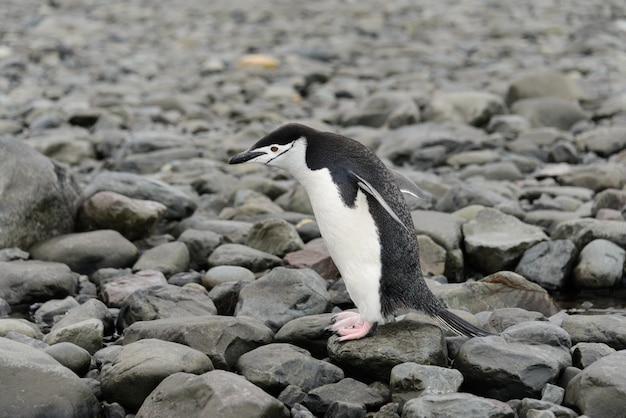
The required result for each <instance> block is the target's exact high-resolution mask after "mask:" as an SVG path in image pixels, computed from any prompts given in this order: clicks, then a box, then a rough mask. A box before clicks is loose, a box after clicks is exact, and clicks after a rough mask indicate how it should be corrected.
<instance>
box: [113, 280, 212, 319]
mask: <svg viewBox="0 0 626 418" xmlns="http://www.w3.org/2000/svg"><path fill="white" fill-rule="evenodd" d="M215 314H217V308H216V307H215V305H214V304H213V301H212V300H211V298H209V296H208V294H207V292H206V290H204V289H201V290H200V289H196V288H195V287H193V286H183V287H179V286H174V285H169V284H168V285H164V286H153V287H148V288H145V289H139V290H136V291H135V292H133V293H131V294H130V295H129V296H128V297H127V298H126V299H124V302H123V303H122V306H121V307H120V312H119V314H118V317H117V328H118V330H123V329H125V328H127V327H128V326H130V325H131V324H133V323H135V322H137V321H152V320H154V319H163V318H175V317H186V316H207V315H215Z"/></svg>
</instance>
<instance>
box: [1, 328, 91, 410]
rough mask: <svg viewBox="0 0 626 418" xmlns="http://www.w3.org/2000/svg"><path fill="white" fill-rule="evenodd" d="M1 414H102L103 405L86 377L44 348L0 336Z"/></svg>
mask: <svg viewBox="0 0 626 418" xmlns="http://www.w3.org/2000/svg"><path fill="white" fill-rule="evenodd" d="M0 382H2V390H0V415H2V416H6V417H24V418H31V417H32V418H36V417H44V416H45V417H59V418H65V417H66V418H73V417H99V416H100V404H99V403H98V400H97V399H96V397H95V396H94V394H93V392H92V391H91V389H89V387H88V386H87V384H86V383H84V381H83V380H81V379H80V378H79V377H78V376H76V375H75V374H74V372H72V371H71V370H70V369H68V368H66V367H64V366H62V365H61V364H60V363H59V362H58V361H56V360H55V359H54V358H52V357H51V356H50V355H48V354H46V353H45V352H43V351H42V350H39V349H36V348H33V347H29V346H28V345H26V344H22V343H19V342H16V341H11V340H9V339H7V338H0Z"/></svg>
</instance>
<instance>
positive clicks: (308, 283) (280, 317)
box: [235, 267, 330, 331]
mask: <svg viewBox="0 0 626 418" xmlns="http://www.w3.org/2000/svg"><path fill="white" fill-rule="evenodd" d="M329 310H330V295H329V294H328V291H327V290H326V282H325V280H324V279H323V278H322V277H321V276H320V275H319V274H317V273H316V272H314V271H313V270H311V269H288V268H284V267H278V268H275V269H273V270H272V271H271V272H269V273H268V274H266V275H265V276H263V277H260V278H258V279H257V280H255V281H253V282H251V283H249V284H248V285H246V286H245V287H244V288H243V289H241V292H240V293H239V301H238V302H237V307H236V308H235V316H251V317H254V318H257V319H260V320H261V321H263V322H264V323H265V324H266V325H267V326H268V327H270V328H271V329H273V330H275V331H277V330H278V329H279V328H280V327H282V326H283V325H284V324H286V323H287V322H289V321H291V320H292V319H295V318H298V317H301V316H306V315H313V314H321V313H325V312H328V311H329Z"/></svg>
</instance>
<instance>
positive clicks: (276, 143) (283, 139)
mask: <svg viewBox="0 0 626 418" xmlns="http://www.w3.org/2000/svg"><path fill="white" fill-rule="evenodd" d="M309 131H312V129H310V128H307V127H306V126H304V125H300V124H297V123H290V124H287V125H283V126H281V127H280V128H278V129H276V130H274V131H272V132H270V133H269V134H268V135H267V136H265V137H263V138H261V139H260V140H259V141H258V142H257V143H256V144H254V145H253V146H252V147H250V149H248V150H247V151H244V152H241V153H239V154H237V155H234V156H233V157H231V159H230V160H229V161H228V162H229V164H242V163H252V162H254V163H262V164H265V165H269V166H273V167H279V168H282V169H285V170H287V171H290V172H291V173H294V174H295V173H297V172H298V171H299V170H301V169H302V168H304V167H305V166H306V163H305V159H306V147H307V135H309V134H310V133H311V132H309Z"/></svg>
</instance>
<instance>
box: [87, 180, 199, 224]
mask: <svg viewBox="0 0 626 418" xmlns="http://www.w3.org/2000/svg"><path fill="white" fill-rule="evenodd" d="M102 191H111V192H115V193H119V194H122V195H124V196H128V197H130V198H133V199H140V200H152V201H155V202H159V203H161V204H163V205H165V207H166V208H167V213H166V214H165V218H167V219H182V218H186V217H187V216H189V215H191V214H192V213H193V211H194V210H195V209H196V203H195V201H194V200H193V197H190V196H188V195H187V194H185V193H183V192H181V191H180V190H179V189H177V188H175V187H173V186H171V185H169V184H167V183H164V182H161V181H156V180H151V179H148V178H146V177H142V176H140V175H137V174H132V173H121V172H102V173H100V174H98V175H97V176H96V177H95V178H94V179H93V180H92V181H91V183H89V184H88V185H87V187H86V188H85V190H84V191H83V195H84V196H85V198H90V197H91V196H93V195H94V194H96V193H98V192H102Z"/></svg>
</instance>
